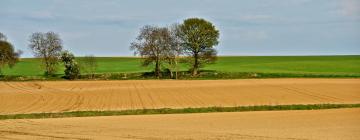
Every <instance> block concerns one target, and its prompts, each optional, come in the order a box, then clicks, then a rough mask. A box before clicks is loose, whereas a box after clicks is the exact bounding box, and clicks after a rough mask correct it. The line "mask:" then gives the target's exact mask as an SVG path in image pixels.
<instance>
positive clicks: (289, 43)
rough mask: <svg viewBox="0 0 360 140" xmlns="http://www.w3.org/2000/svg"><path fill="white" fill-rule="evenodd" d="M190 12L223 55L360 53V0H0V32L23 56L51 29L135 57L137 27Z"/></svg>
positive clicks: (83, 49) (77, 43) (86, 49)
mask: <svg viewBox="0 0 360 140" xmlns="http://www.w3.org/2000/svg"><path fill="white" fill-rule="evenodd" d="M189 17H200V18H205V19H207V20H209V21H211V22H213V23H214V24H215V26H216V27H217V28H218V29H219V30H220V44H219V45H218V46H216V48H217V50H218V52H219V54H220V55H333V54H360V0H0V32H2V33H4V34H5V35H7V37H8V40H9V41H11V42H12V44H13V45H14V46H15V47H16V49H21V50H23V51H24V54H23V57H31V56H32V54H31V51H30V50H29V49H28V39H29V35H30V34H31V33H33V32H47V31H54V32H56V33H59V34H60V36H61V38H62V39H63V42H64V48H65V49H68V50H71V51H72V52H74V53H75V54H76V55H80V56H81V55H88V54H93V55H96V56H132V55H133V53H132V52H131V51H130V50H129V45H130V42H131V41H133V40H134V39H135V37H136V35H137V33H138V32H139V28H140V27H142V26H144V25H147V24H150V25H159V26H167V25H171V24H172V23H175V22H182V21H183V20H184V19H186V18H189Z"/></svg>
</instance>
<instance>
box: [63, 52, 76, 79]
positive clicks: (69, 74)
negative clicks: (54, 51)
mask: <svg viewBox="0 0 360 140" xmlns="http://www.w3.org/2000/svg"><path fill="white" fill-rule="evenodd" d="M61 60H62V62H63V63H64V66H65V71H64V72H65V78H67V79H70V80H73V79H77V78H79V76H80V67H79V65H78V64H77V62H76V61H75V56H74V54H72V53H71V52H69V51H63V52H62V53H61Z"/></svg>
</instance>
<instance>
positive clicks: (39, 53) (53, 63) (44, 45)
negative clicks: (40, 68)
mask: <svg viewBox="0 0 360 140" xmlns="http://www.w3.org/2000/svg"><path fill="white" fill-rule="evenodd" d="M29 41H30V44H29V47H30V49H31V50H32V51H33V53H34V55H35V57H40V58H42V62H43V65H44V67H45V75H54V74H55V72H56V70H57V64H58V62H59V57H60V53H61V51H62V40H61V39H60V36H59V35H58V34H56V33H54V32H47V33H41V32H36V33H33V34H32V35H31V36H30V40H29Z"/></svg>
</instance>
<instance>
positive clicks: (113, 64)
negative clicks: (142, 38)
mask: <svg viewBox="0 0 360 140" xmlns="http://www.w3.org/2000/svg"><path fill="white" fill-rule="evenodd" d="M78 60H79V61H80V62H81V61H82V58H78ZM97 62H98V68H97V71H96V72H97V73H117V72H121V73H136V72H148V71H151V70H152V68H151V67H142V66H141V65H140V63H141V60H140V59H139V58H132V57H98V58H97ZM187 69H188V66H186V65H185V64H183V65H182V66H181V70H187ZM203 70H215V71H219V72H260V73H289V74H319V75H321V74H327V75H357V76H360V56H359V55H357V56H228V57H224V56H223V57H219V58H218V61H217V62H216V63H215V64H210V65H207V66H206V67H205V68H203ZM3 74H4V75H14V76H15V75H17V76H41V75H43V70H42V69H41V62H40V60H39V59H34V58H23V59H21V61H20V62H19V63H18V64H17V65H16V66H15V67H13V68H12V69H9V68H5V69H3ZM58 74H63V68H62V66H61V65H60V66H59V71H58Z"/></svg>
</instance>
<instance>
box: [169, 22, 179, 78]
mask: <svg viewBox="0 0 360 140" xmlns="http://www.w3.org/2000/svg"><path fill="white" fill-rule="evenodd" d="M169 31H170V36H171V48H170V52H169V55H168V56H169V57H168V63H169V66H170V68H169V70H170V76H171V78H174V75H173V73H172V71H175V79H178V72H179V57H180V55H182V54H183V48H182V46H181V39H180V38H179V36H178V33H179V31H180V26H179V25H178V24H173V25H172V26H170V27H169Z"/></svg>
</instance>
